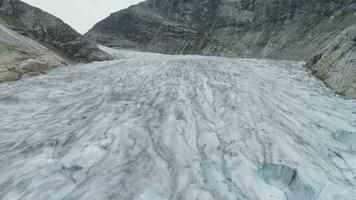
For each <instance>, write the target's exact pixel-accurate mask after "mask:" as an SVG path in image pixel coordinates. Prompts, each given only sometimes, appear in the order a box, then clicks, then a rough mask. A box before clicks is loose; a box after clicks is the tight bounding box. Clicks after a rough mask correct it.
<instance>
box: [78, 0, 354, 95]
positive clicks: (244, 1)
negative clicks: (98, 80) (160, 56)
mask: <svg viewBox="0 0 356 200" xmlns="http://www.w3.org/2000/svg"><path fill="white" fill-rule="evenodd" d="M355 13H356V2H355V1H354V0H339V1H333V0H192V1H186V0H147V1H145V2H143V3H140V4H138V5H136V6H132V7H130V8H128V9H126V10H123V11H119V12H117V13H113V14H111V15H110V16H109V17H108V18H106V19H104V20H103V21H101V22H99V23H98V24H96V25H95V26H94V27H93V28H92V29H91V30H90V31H89V32H88V33H87V34H86V35H85V36H86V37H88V38H90V39H91V40H93V41H96V42H98V43H101V44H104V45H106V46H111V47H120V48H131V49H137V50H142V51H152V52H160V53H169V54H203V55H217V56H226V57H268V58H278V59H293V60H307V59H309V58H310V57H313V56H314V55H317V56H320V54H323V56H322V57H323V59H322V60H320V61H319V62H318V64H317V66H312V68H314V69H315V68H317V69H318V70H317V73H316V74H317V76H318V77H323V80H325V81H326V83H327V84H329V85H330V86H331V87H332V88H334V89H336V90H337V92H339V93H341V94H345V95H346V96H347V97H350V98H353V97H355V93H354V92H353V91H354V90H355V89H352V88H354V85H353V86H352V84H351V83H352V82H354V77H355V75H354V74H355V73H356V69H355V66H354V65H355V64H352V62H348V64H346V65H344V63H346V62H347V60H348V61H350V60H352V59H351V58H352V56H353V57H354V54H353V55H352V52H353V51H351V50H350V49H349V48H348V47H349V46H350V45H351V43H352V40H350V42H348V44H343V45H346V46H347V47H346V46H345V47H344V48H341V49H340V48H337V49H336V52H334V51H335V50H333V48H332V47H331V48H330V45H329V44H330V43H334V44H335V45H336V44H338V43H339V42H341V43H343V41H340V40H342V38H345V34H347V32H349V34H351V33H352V31H351V30H350V28H349V27H351V26H352V25H353V24H356V14H355ZM351 29H352V28H351ZM346 37H347V36H346ZM344 51H346V52H344ZM333 52H334V53H333ZM331 54H333V55H331ZM337 54H338V55H337ZM346 54H347V55H346ZM329 56H333V57H329ZM341 58H342V59H341ZM329 59H331V60H329ZM313 60H314V61H315V59H313ZM327 60H329V61H327ZM325 62H329V63H330V62H331V63H333V64H335V65H336V64H337V63H338V67H335V66H334V67H332V68H333V69H334V71H333V72H326V71H327V70H328V69H329V68H330V66H328V65H323V63H325ZM314 64H315V63H314ZM309 66H310V65H309ZM344 69H345V70H344ZM346 69H347V70H346ZM340 70H341V71H340ZM351 72H352V73H351ZM329 73H332V74H333V75H331V74H329ZM325 75H327V77H326V76H325ZM336 77H337V78H336ZM351 77H353V78H351Z"/></svg>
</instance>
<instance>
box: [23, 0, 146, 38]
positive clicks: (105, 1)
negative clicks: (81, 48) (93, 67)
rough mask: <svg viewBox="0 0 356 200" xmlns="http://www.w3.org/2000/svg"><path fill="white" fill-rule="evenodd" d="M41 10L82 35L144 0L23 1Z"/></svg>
mask: <svg viewBox="0 0 356 200" xmlns="http://www.w3.org/2000/svg"><path fill="white" fill-rule="evenodd" d="M22 1H24V2H26V3H28V4H30V5H32V6H36V7H38V8H41V9H42V10H44V11H46V12H49V13H51V14H52V15H55V16H57V17H59V18H61V19H62V20H63V21H64V22H66V23H67V24H69V25H71V26H72V27H73V28H74V29H76V30H77V31H78V32H80V33H85V32H86V31H88V30H89V29H90V28H91V27H92V26H93V25H94V24H95V23H97V22H98V21H100V20H102V19H104V18H105V17H107V16H109V15H110V13H113V12H116V11H119V10H122V9H125V8H127V7H129V6H130V5H133V4H137V3H139V2H140V1H142V0H50V1H49V0H22Z"/></svg>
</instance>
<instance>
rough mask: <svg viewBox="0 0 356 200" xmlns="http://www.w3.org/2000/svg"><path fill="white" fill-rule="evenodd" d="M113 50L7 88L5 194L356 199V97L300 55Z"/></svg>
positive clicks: (1, 149)
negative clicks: (331, 84) (318, 75)
mask: <svg viewBox="0 0 356 200" xmlns="http://www.w3.org/2000/svg"><path fill="white" fill-rule="evenodd" d="M107 50H108V51H111V52H112V53H113V55H114V56H115V57H118V58H120V60H114V61H110V62H94V63H89V64H85V65H79V66H70V67H66V68H61V69H58V70H55V71H53V72H52V73H50V74H48V75H45V76H38V77H36V78H31V79H26V80H24V81H18V82H15V83H11V84H0V113H1V120H0V141H1V142H0V199H2V200H13V199H21V200H42V199H46V200H47V199H48V200H64V199H65V200H92V199H98V200H109V199H112V200H166V199H171V200H237V199H238V200H277V199H278V200H355V199H356V190H355V189H356V179H355V177H356V169H355V166H356V153H355V152H356V132H355V130H356V123H355V120H356V104H355V103H354V102H353V101H347V100H345V99H343V98H339V97H338V96H337V95H335V94H334V93H333V91H332V90H331V89H329V88H327V87H325V85H324V84H323V83H322V82H321V81H319V80H317V79H315V78H314V77H313V76H310V73H308V71H306V70H305V68H304V67H303V62H296V61H278V60H267V59H227V58H219V57H203V56H181V55H179V56H177V55H174V56H170V55H160V54H152V53H137V52H127V51H118V50H110V49H107Z"/></svg>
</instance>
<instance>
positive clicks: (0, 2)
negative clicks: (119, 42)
mask: <svg viewBox="0 0 356 200" xmlns="http://www.w3.org/2000/svg"><path fill="white" fill-rule="evenodd" d="M0 18H2V19H3V21H5V22H6V24H7V25H8V26H9V27H10V28H11V29H14V30H16V31H17V32H19V33H22V34H23V35H26V36H29V37H31V38H32V39H34V40H37V41H39V42H40V43H42V44H45V45H47V46H49V47H50V48H53V49H54V50H56V51H58V53H60V54H62V56H64V57H66V58H69V59H72V60H75V61H79V62H91V61H101V60H110V59H112V57H111V56H110V55H108V54H107V53H105V52H103V51H101V50H100V49H99V48H98V47H97V46H96V45H95V44H94V43H92V42H90V41H88V40H86V39H84V38H83V37H82V36H81V35H80V34H79V33H77V32H76V31H75V30H74V29H72V28H71V27H70V26H69V25H67V24H65V23H64V22H63V21H62V20H60V19H58V18H57V17H55V16H53V15H51V14H49V13H46V12H44V11H42V10H40V9H38V8H35V7H32V6H30V5H28V4H26V3H24V2H22V1H19V0H0Z"/></svg>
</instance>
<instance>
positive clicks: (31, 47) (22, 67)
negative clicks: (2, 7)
mask: <svg viewBox="0 0 356 200" xmlns="http://www.w3.org/2000/svg"><path fill="white" fill-rule="evenodd" d="M67 62H69V61H68V60H66V59H64V58H62V57H60V56H58V55H57V54H56V53H55V52H53V51H51V50H50V49H48V48H47V47H45V46H43V45H41V44H39V43H38V42H37V41H34V40H32V39H30V38H28V37H26V36H23V35H21V34H20V33H17V32H16V31H13V30H11V29H9V28H8V27H6V26H4V25H2V24H0V82H4V81H16V80H18V79H20V78H24V77H28V76H34V75H39V74H41V73H45V72H46V71H48V70H50V69H53V68H55V67H57V66H60V65H63V64H64V63H67Z"/></svg>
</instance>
